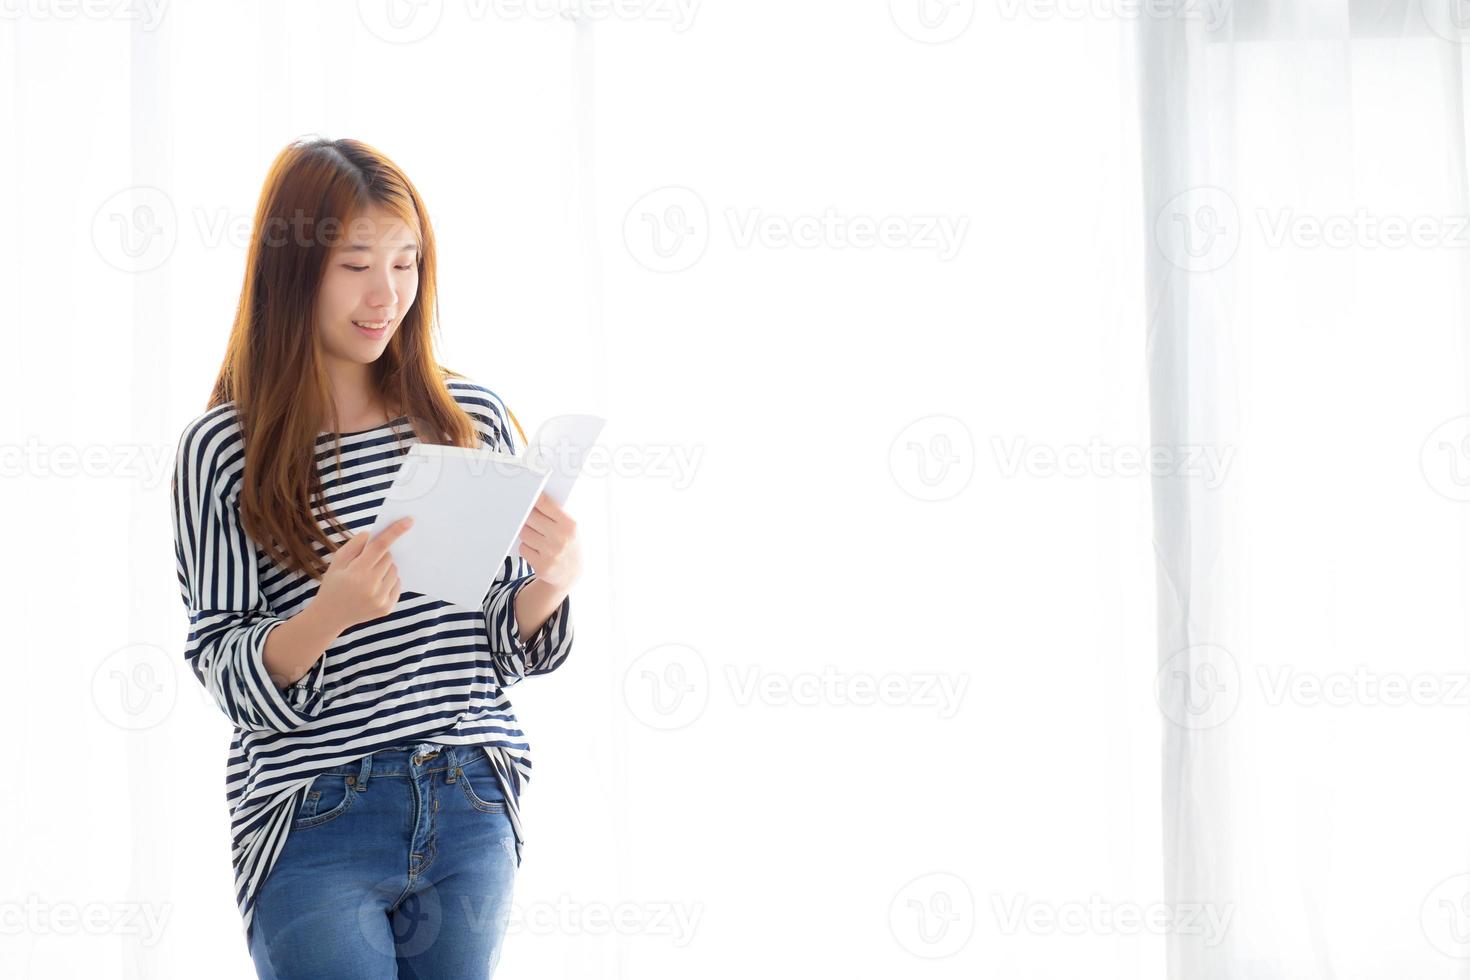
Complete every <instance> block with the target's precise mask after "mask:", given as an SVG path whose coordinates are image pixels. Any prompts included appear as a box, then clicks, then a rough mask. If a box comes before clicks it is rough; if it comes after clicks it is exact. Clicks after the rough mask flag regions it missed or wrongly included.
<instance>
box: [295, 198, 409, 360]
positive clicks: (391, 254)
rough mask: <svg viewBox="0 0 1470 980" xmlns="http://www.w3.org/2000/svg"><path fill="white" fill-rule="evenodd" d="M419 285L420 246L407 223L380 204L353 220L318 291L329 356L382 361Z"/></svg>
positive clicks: (320, 326) (321, 326)
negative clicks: (382, 207) (381, 358)
mask: <svg viewBox="0 0 1470 980" xmlns="http://www.w3.org/2000/svg"><path fill="white" fill-rule="evenodd" d="M418 289H419V265H418V251H417V248H416V246H415V244H414V236H413V232H412V230H411V229H410V228H409V227H408V226H407V225H405V224H404V223H403V222H402V221H400V220H399V219H398V218H396V217H394V216H393V215H392V214H390V213H388V212H386V211H383V210H381V209H378V208H374V209H372V210H370V211H367V212H366V213H365V214H364V215H362V216H361V217H359V218H358V219H356V220H354V221H352V222H351V223H349V224H348V225H347V226H346V227H345V228H344V234H343V235H342V240H341V243H340V244H338V245H336V246H334V247H333V248H332V250H331V254H330V256H329V257H328V259H327V267H326V269H325V270H324V271H323V273H322V283H321V289H320V290H319V291H318V293H317V302H316V321H317V331H318V333H319V334H320V335H321V338H322V346H323V348H325V350H326V353H327V356H328V357H335V358H340V359H341V360H344V361H349V362H353V363H357V364H370V363H372V362H373V361H376V360H377V359H378V357H379V356H380V355H382V353H383V350H384V348H386V347H387V346H388V339H389V338H390V337H392V336H393V333H394V331H395V330H397V329H398V325H399V324H400V323H402V322H403V317H404V314H406V313H407V312H408V310H409V307H411V306H412V305H413V300H414V297H415V296H417V295H418Z"/></svg>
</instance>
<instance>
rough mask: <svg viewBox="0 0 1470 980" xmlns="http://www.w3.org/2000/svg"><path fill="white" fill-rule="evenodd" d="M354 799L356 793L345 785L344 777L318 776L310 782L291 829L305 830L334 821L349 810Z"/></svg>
mask: <svg viewBox="0 0 1470 980" xmlns="http://www.w3.org/2000/svg"><path fill="white" fill-rule="evenodd" d="M356 798H357V793H356V791H354V790H353V788H352V787H351V786H349V785H347V777H346V776H343V775H327V774H323V775H321V776H318V777H316V778H315V779H313V780H312V781H311V785H310V786H308V787H307V789H306V798H305V799H304V800H302V802H301V805H300V806H299V807H297V808H296V817H295V819H294V820H292V821H291V829H292V830H307V829H309V828H311V827H320V826H321V825H322V824H324V823H327V822H328V821H331V820H335V819H337V818H338V817H340V816H341V815H342V814H344V813H346V812H347V811H348V809H350V808H351V806H352V801H353V800H355V799H356Z"/></svg>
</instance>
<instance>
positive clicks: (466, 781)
mask: <svg viewBox="0 0 1470 980" xmlns="http://www.w3.org/2000/svg"><path fill="white" fill-rule="evenodd" d="M471 778H473V779H475V780H478V781H480V784H481V785H487V784H488V785H490V786H497V783H496V782H495V773H493V772H491V771H490V769H489V767H488V766H487V767H485V768H483V769H482V770H481V771H479V772H476V773H475V774H474V776H473V777H471V776H470V775H469V774H468V773H466V772H465V771H464V770H463V769H461V770H460V771H459V785H460V788H461V789H463V790H464V795H465V798H466V799H467V800H469V801H470V805H471V806H473V807H474V808H475V809H476V810H479V811H480V812H482V813H504V812H505V801H504V800H486V799H482V798H481V797H480V795H479V794H478V793H476V792H475V788H474V787H473V786H472V785H470V780H471ZM495 795H497V796H498V795H499V793H498V792H497V793H496V794H495Z"/></svg>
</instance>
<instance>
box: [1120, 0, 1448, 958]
mask: <svg viewBox="0 0 1470 980" xmlns="http://www.w3.org/2000/svg"><path fill="white" fill-rule="evenodd" d="M1229 13H1230V16H1228V17H1224V18H1214V19H1212V18H1204V17H1198V18H1190V17H1179V18H1169V19H1150V20H1143V21H1141V22H1140V26H1141V31H1140V39H1141V49H1140V54H1141V66H1140V67H1141V75H1140V99H1141V105H1142V116H1143V126H1144V143H1143V145H1144V154H1143V174H1144V188H1145V222H1146V224H1147V227H1148V228H1149V234H1150V236H1151V237H1152V238H1153V242H1152V247H1151V249H1150V251H1149V261H1148V288H1147V297H1146V302H1147V304H1148V310H1149V314H1148V317H1149V348H1148V349H1149V359H1150V366H1149V376H1150V382H1151V385H1152V404H1153V408H1152V416H1153V434H1154V440H1155V442H1156V443H1157V444H1161V445H1194V446H1205V447H1213V449H1214V451H1215V452H1216V453H1217V454H1219V455H1220V456H1221V457H1225V458H1230V459H1232V460H1233V462H1232V464H1231V466H1230V467H1229V469H1228V476H1227V478H1226V479H1224V480H1223V481H1221V482H1220V483H1219V485H1218V486H1216V487H1213V488H1211V487H1207V486H1204V485H1202V484H1201V482H1200V481H1198V480H1191V479H1188V478H1178V477H1162V478H1158V479H1156V480H1155V483H1154V494H1155V497H1154V513H1155V543H1156V546H1157V552H1158V559H1159V591H1160V606H1159V636H1160V651H1159V654H1160V656H1159V663H1160V670H1159V694H1160V705H1161V708H1162V709H1163V714H1164V716H1165V718H1166V719H1168V720H1169V724H1168V725H1167V727H1166V740H1165V753H1164V763H1165V765H1164V778H1165V794H1164V818H1165V826H1164V849H1165V857H1166V872H1167V885H1168V892H1169V896H1170V901H1171V902H1185V901H1191V902H1199V903H1206V904H1209V905H1213V906H1214V907H1215V908H1216V909H1217V911H1218V912H1219V913H1220V914H1221V915H1226V914H1228V915H1229V923H1230V925H1229V928H1228V929H1227V930H1226V931H1225V932H1224V934H1223V937H1220V940H1219V941H1211V939H1212V938H1214V937H1210V936H1206V935H1201V934H1191V933H1185V932H1180V933H1178V934H1175V935H1172V936H1171V941H1170V957H1169V976H1170V977H1181V978H1184V977H1187V978H1189V980H1214V978H1227V977H1228V978H1231V980H1239V978H1277V977H1292V978H1328V977H1332V978H1336V980H1344V978H1351V977H1363V978H1367V977H1382V976H1389V975H1393V976H1413V977H1421V978H1431V977H1446V978H1447V977H1463V976H1465V975H1466V970H1467V968H1470V960H1467V957H1470V942H1467V940H1470V931H1467V923H1470V912H1467V909H1470V901H1467V896H1470V889H1467V882H1470V876H1467V875H1466V872H1470V847H1467V843H1470V841H1467V837H1470V835H1467V827H1470V787H1467V781H1466V780H1465V779H1464V778H1463V771H1464V759H1465V748H1466V740H1465V735H1466V706H1467V703H1470V694H1467V691H1466V690H1465V687H1466V685H1465V683H1464V682H1465V679H1466V671H1467V662H1466V661H1467V658H1466V655H1465V649H1466V641H1467V639H1470V634H1467V622H1466V611H1467V605H1466V585H1467V578H1466V568H1467V565H1466V558H1467V554H1466V544H1467V541H1470V538H1467V536H1466V530H1467V524H1466V515H1467V513H1470V511H1467V507H1470V503H1467V501H1470V494H1467V493H1466V492H1465V486H1466V483H1465V471H1464V467H1465V465H1466V458H1465V456H1466V453H1467V451H1470V441H1467V440H1466V438H1465V436H1466V434H1467V432H1470V427H1467V425H1470V423H1467V419H1466V418H1465V415H1466V413H1467V410H1470V384H1467V381H1470V373H1467V366H1470V365H1467V344H1466V337H1467V319H1466V315H1467V306H1466V303H1465V295H1466V294H1465V289H1466V282H1467V278H1470V277H1467V271H1470V269H1467V256H1470V233H1467V230H1466V220H1467V219H1466V214H1467V208H1466V173H1465V125H1464V93H1465V85H1466V78H1465V73H1464V62H1463V57H1464V55H1463V51H1464V49H1463V47H1462V46H1461V43H1462V42H1463V41H1465V40H1470V38H1466V37H1464V36H1463V31H1462V30H1460V29H1459V28H1457V27H1456V26H1455V24H1456V19H1455V17H1454V14H1455V13H1456V11H1454V10H1453V9H1451V8H1450V7H1449V6H1443V7H1441V6H1437V5H1436V3H1435V2H1434V0H1426V2H1425V4H1423V5H1420V4H1417V3H1409V4H1393V5H1388V6H1386V7H1374V8H1373V9H1371V10H1370V9H1369V6H1368V5H1367V4H1358V3H1353V4H1351V5H1349V4H1338V3H1293V2H1281V3H1270V4H1267V3H1256V2H1251V3H1236V4H1234V5H1233V9H1232V10H1230V11H1229Z"/></svg>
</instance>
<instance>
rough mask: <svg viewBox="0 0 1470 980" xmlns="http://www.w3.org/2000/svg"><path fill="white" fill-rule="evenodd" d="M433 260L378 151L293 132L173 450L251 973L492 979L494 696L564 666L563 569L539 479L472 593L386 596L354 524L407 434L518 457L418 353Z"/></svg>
mask: <svg viewBox="0 0 1470 980" xmlns="http://www.w3.org/2000/svg"><path fill="white" fill-rule="evenodd" d="M434 268H435V252H434V236H433V232H432V229H431V228H430V225H429V218H428V213H427V211H426V210H425V208H424V206H423V202H422V201H421V200H420V198H419V195H418V192H417V191H416V190H415V189H414V187H413V185H412V184H411V183H410V182H409V180H408V178H407V177H405V176H404V175H403V173H402V172H401V171H400V170H399V169H398V168H397V167H396V166H395V165H394V164H393V163H392V162H391V161H389V160H387V159H386V158H384V157H383V156H382V155H381V154H379V153H378V152H376V151H375V150H373V149H372V148H371V147H368V146H365V145H364V144H362V143H359V142H356V141H353V140H334V141H327V140H321V139H316V140H310V141H303V142H298V143H295V144H293V145H291V146H288V147H287V148H286V149H285V150H283V151H282V152H281V154H280V155H279V156H278V157H277V158H276V161H275V163H274V164H273V166H272V167H271V170H270V173H269V175H268V177H267V179H266V183H265V188H264V190H263V191H262V194H261V198H260V204H259V206H258V208H257V211H256V215H255V233H254V238H253V240H252V242H251V246H250V251H249V255H248V259H247V262H246V270H245V281H244V286H243V288H242V290H241V294H240V303H239V308H238V310H237V311H236V315H235V324H234V329H233V331H232V332H231V335H230V340H229V345H228V348H227V350H226V353H225V358H224V364H223V366H222V367H221V369H220V373H219V377H218V380H217V381H216V382H215V387H214V392H213V394H212V396H211V397H210V399H209V404H208V407H207V410H206V411H205V412H204V413H203V414H202V415H200V416H199V417H198V418H196V419H195V420H194V421H192V422H191V423H189V425H188V426H187V427H186V428H185V429H184V432H183V434H182V436H181V437H180V439H179V445H178V456H177V469H176V471H175V475H174V482H173V486H172V498H173V517H174V534H175V550H176V554H177V558H178V572H179V585H180V589H181V591H182V594H183V599H184V602H185V605H186V606H187V607H188V610H189V618H190V633H189V638H188V642H187V645H186V648H185V657H186V659H187V661H188V663H189V665H190V667H191V668H192V669H193V671H194V674H195V676H196V677H197V678H198V679H199V681H200V683H201V684H203V685H204V686H205V688H206V689H207V690H208V691H209V692H210V694H212V695H213V697H214V700H215V701H216V702H217V703H218V704H219V706H220V708H221V709H222V710H223V711H224V712H225V714H226V715H227V716H228V717H229V719H230V721H231V722H233V724H234V726H235V732H234V737H233V738H232V739H231V742H230V750H229V760H228V765H227V768H226V774H225V795H226V799H227V801H228V804H229V807H230V814H231V836H232V860H233V863H234V868H235V884H236V899H237V901H238V903H239V907H240V913H241V916H242V920H243V925H244V933H245V940H246V945H247V947H248V949H249V950H250V955H251V957H252V959H253V960H254V963H255V966H256V970H257V972H258V973H259V975H260V976H261V977H263V978H264V977H270V978H291V977H314V978H319V977H352V978H355V980H363V978H379V977H435V978H444V977H470V976H474V977H486V976H488V975H489V974H490V972H491V971H492V970H493V969H494V967H495V964H496V962H497V960H498V958H499V950H500V942H501V940H502V938H503V936H504V934H505V930H506V925H507V922H508V916H509V911H510V896H511V888H512V881H513V878H514V874H515V871H516V868H517V867H519V865H520V859H521V846H522V843H523V836H522V830H521V824H520V819H519V807H518V801H519V794H520V792H521V789H522V787H523V785H524V784H525V783H526V781H527V780H528V779H529V778H530V774H531V763H530V759H529V756H528V749H529V747H528V745H527V742H526V738H525V736H524V735H523V734H522V732H521V731H520V728H519V726H518V724H517V722H516V718H515V715H514V713H513V712H512V710H511V706H510V702H509V700H508V699H507V698H506V695H505V690H506V689H507V688H508V687H510V686H511V685H512V684H515V683H516V682H517V681H520V680H521V679H522V678H524V677H526V676H528V675H531V674H544V673H549V672H550V671H552V670H555V669H556V668H557V667H558V666H560V665H561V664H562V662H563V661H565V659H566V657H567V655H568V653H569V652H570V650H571V646H572V632H573V631H572V618H571V607H570V596H569V592H570V589H571V586H572V583H573V582H574V581H575V580H576V578H577V577H578V576H579V575H580V573H581V557H580V551H579V545H578V539H577V534H576V523H575V522H574V521H573V520H572V519H571V518H570V517H569V516H568V515H567V514H566V512H565V511H564V510H562V509H561V508H560V507H559V506H557V504H556V503H555V502H554V501H552V500H551V499H550V498H548V497H546V496H545V495H544V494H543V495H542V497H541V498H540V500H539V501H538V502H537V504H536V506H535V509H534V510H533V512H532V513H531V515H530V517H529V518H528V519H527V520H526V522H525V526H524V527H523V529H522V531H521V541H522V544H521V546H520V547H519V549H517V551H516V552H515V553H513V554H511V555H508V556H506V558H505V561H504V564H503V566H502V568H501V569H500V571H499V573H498V576H497V577H496V579H495V582H494V584H493V585H492V586H491V588H490V590H489V592H488V594H487V595H486V596H485V599H484V602H483V603H482V605H481V607H480V608H478V609H473V608H465V607H463V606H458V605H454V604H452V603H448V602H445V601H442V600H438V599H433V598H431V597H429V596H425V595H422V594H419V593H416V592H402V591H400V583H399V580H398V576H397V573H396V571H395V569H394V564H393V558H392V552H391V546H392V544H393V542H394V541H396V540H397V539H398V538H399V537H400V536H401V535H403V534H411V533H412V531H411V530H410V525H411V521H410V520H409V519H407V518H405V519H403V520H401V521H398V522H396V523H395V524H393V525H390V526H389V527H388V528H386V529H385V530H383V531H382V532H381V533H380V534H378V535H377V536H376V537H373V536H371V535H370V534H369V533H368V531H367V530H366V527H367V526H368V525H370V524H371V523H372V521H373V517H374V513H375V511H376V509H377V507H378V506H379V504H380V503H381V502H382V500H383V497H384V495H385V493H386V491H387V489H388V487H389V485H390V484H391V483H392V482H393V477H394V473H395V472H396V470H397V468H398V466H399V464H400V463H401V457H402V456H403V454H404V453H405V452H407V450H408V448H409V446H411V445H413V444H414V443H415V442H419V441H423V442H430V443H439V444H446V445H458V446H469V447H473V446H479V445H482V444H483V445H486V446H490V447H492V448H494V449H496V450H498V451H501V452H507V453H515V452H516V449H515V441H514V439H513V438H512V437H511V436H510V434H509V430H508V426H507V420H509V421H510V422H514V416H512V415H511V414H510V412H509V410H508V409H507V408H506V407H505V405H504V404H503V403H502V401H501V400H500V398H499V397H497V396H496V395H495V394H494V393H493V392H492V391H490V390H489V389H487V388H485V387H483V386H481V385H479V384H476V383H474V382H472V381H470V380H469V379H467V378H465V377H464V376H463V375H460V374H457V373H455V372H452V371H449V370H447V369H444V368H441V367H439V366H438V362H437V359H436V358H435V356H434V351H433V344H432V341H431V336H430V333H431V329H432V327H433V325H434V323H435V321H436V320H437V307H436V303H435V284H434ZM515 425H516V429H517V431H519V430H520V425H519V423H515ZM521 437H522V440H523V441H524V438H525V436H524V433H521Z"/></svg>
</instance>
